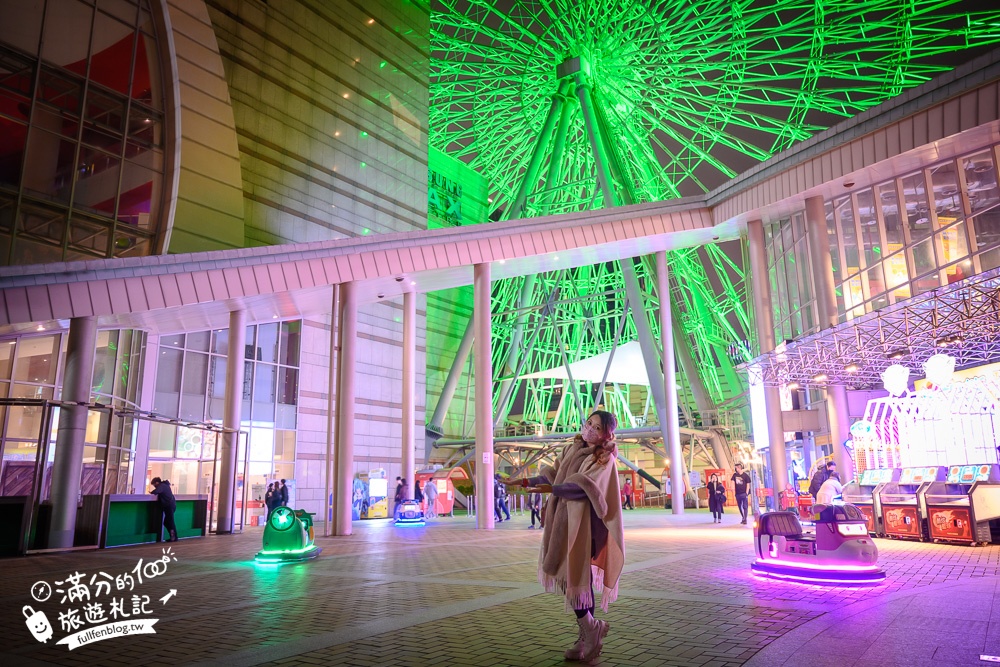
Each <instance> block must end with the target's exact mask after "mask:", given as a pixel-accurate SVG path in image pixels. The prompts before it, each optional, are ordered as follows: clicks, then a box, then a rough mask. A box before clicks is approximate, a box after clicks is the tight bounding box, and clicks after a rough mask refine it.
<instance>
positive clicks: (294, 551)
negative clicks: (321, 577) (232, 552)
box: [254, 507, 322, 564]
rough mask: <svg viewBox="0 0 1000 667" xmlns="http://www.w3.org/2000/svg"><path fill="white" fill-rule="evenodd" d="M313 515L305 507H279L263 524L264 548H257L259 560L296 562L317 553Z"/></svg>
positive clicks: (279, 562)
mask: <svg viewBox="0 0 1000 667" xmlns="http://www.w3.org/2000/svg"><path fill="white" fill-rule="evenodd" d="M312 517H313V515H312V514H311V513H309V512H306V511H305V510H293V509H291V508H288V507H279V508H277V509H275V510H274V511H273V512H271V516H269V517H268V518H267V523H266V524H265V525H264V548H263V549H261V550H260V551H258V552H257V555H256V556H254V560H255V561H257V562H258V563H273V564H281V563H299V562H302V561H304V560H310V559H312V558H315V557H316V556H318V555H319V553H320V551H322V549H321V548H320V547H317V546H316V545H315V544H314V543H313V538H314V535H313V522H312Z"/></svg>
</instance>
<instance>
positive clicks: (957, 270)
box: [944, 259, 972, 285]
mask: <svg viewBox="0 0 1000 667" xmlns="http://www.w3.org/2000/svg"><path fill="white" fill-rule="evenodd" d="M944 275H945V278H946V279H947V281H948V284H949V285H950V284H952V283H957V282H958V281H959V280H965V279H966V278H968V277H969V276H970V275H972V260H971V259H963V260H962V261H961V262H956V263H955V264H952V265H951V266H947V267H945V268H944Z"/></svg>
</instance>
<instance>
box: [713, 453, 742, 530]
mask: <svg viewBox="0 0 1000 667" xmlns="http://www.w3.org/2000/svg"><path fill="white" fill-rule="evenodd" d="M733 467H734V468H735V472H734V473H733V475H732V477H730V478H729V480H730V481H731V482H732V483H733V496H735V498H736V506H737V507H738V508H739V510H740V524H742V525H744V526H745V525H746V524H747V513H748V511H749V507H750V502H749V496H750V475H748V474H747V473H745V472H743V464H742V463H737V464H736V465H735V466H733ZM707 490H708V509H709V511H711V512H712V523H722V514H723V510H724V509H725V506H726V487H725V485H724V484H723V483H722V482H720V481H719V476H718V475H716V474H715V473H713V474H712V475H711V477H709V481H708V485H707Z"/></svg>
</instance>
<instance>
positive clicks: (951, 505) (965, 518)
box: [917, 463, 1000, 546]
mask: <svg viewBox="0 0 1000 667" xmlns="http://www.w3.org/2000/svg"><path fill="white" fill-rule="evenodd" d="M917 500H918V502H919V503H921V505H922V506H923V507H924V511H925V512H926V514H927V524H928V527H929V529H930V538H931V540H933V541H934V542H959V543H964V544H971V545H973V546H974V545H976V544H986V543H987V542H990V541H992V538H993V536H992V534H991V532H990V521H992V520H994V519H998V518H1000V465H996V464H986V463H983V464H979V465H964V466H951V467H950V468H948V475H947V477H946V478H945V481H943V482H934V483H932V484H929V485H928V486H927V487H926V488H924V489H922V493H918V494H917Z"/></svg>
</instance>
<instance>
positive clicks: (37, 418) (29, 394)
mask: <svg viewBox="0 0 1000 667" xmlns="http://www.w3.org/2000/svg"><path fill="white" fill-rule="evenodd" d="M52 392H53V390H52V387H36V386H30V385H23V384H15V385H14V386H13V388H12V390H11V398H38V399H50V398H52ZM42 413H43V408H42V406H34V405H32V406H18V405H12V406H10V407H8V408H7V437H8V438H16V439H19V440H30V441H32V442H38V436H39V435H41V430H42Z"/></svg>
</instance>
